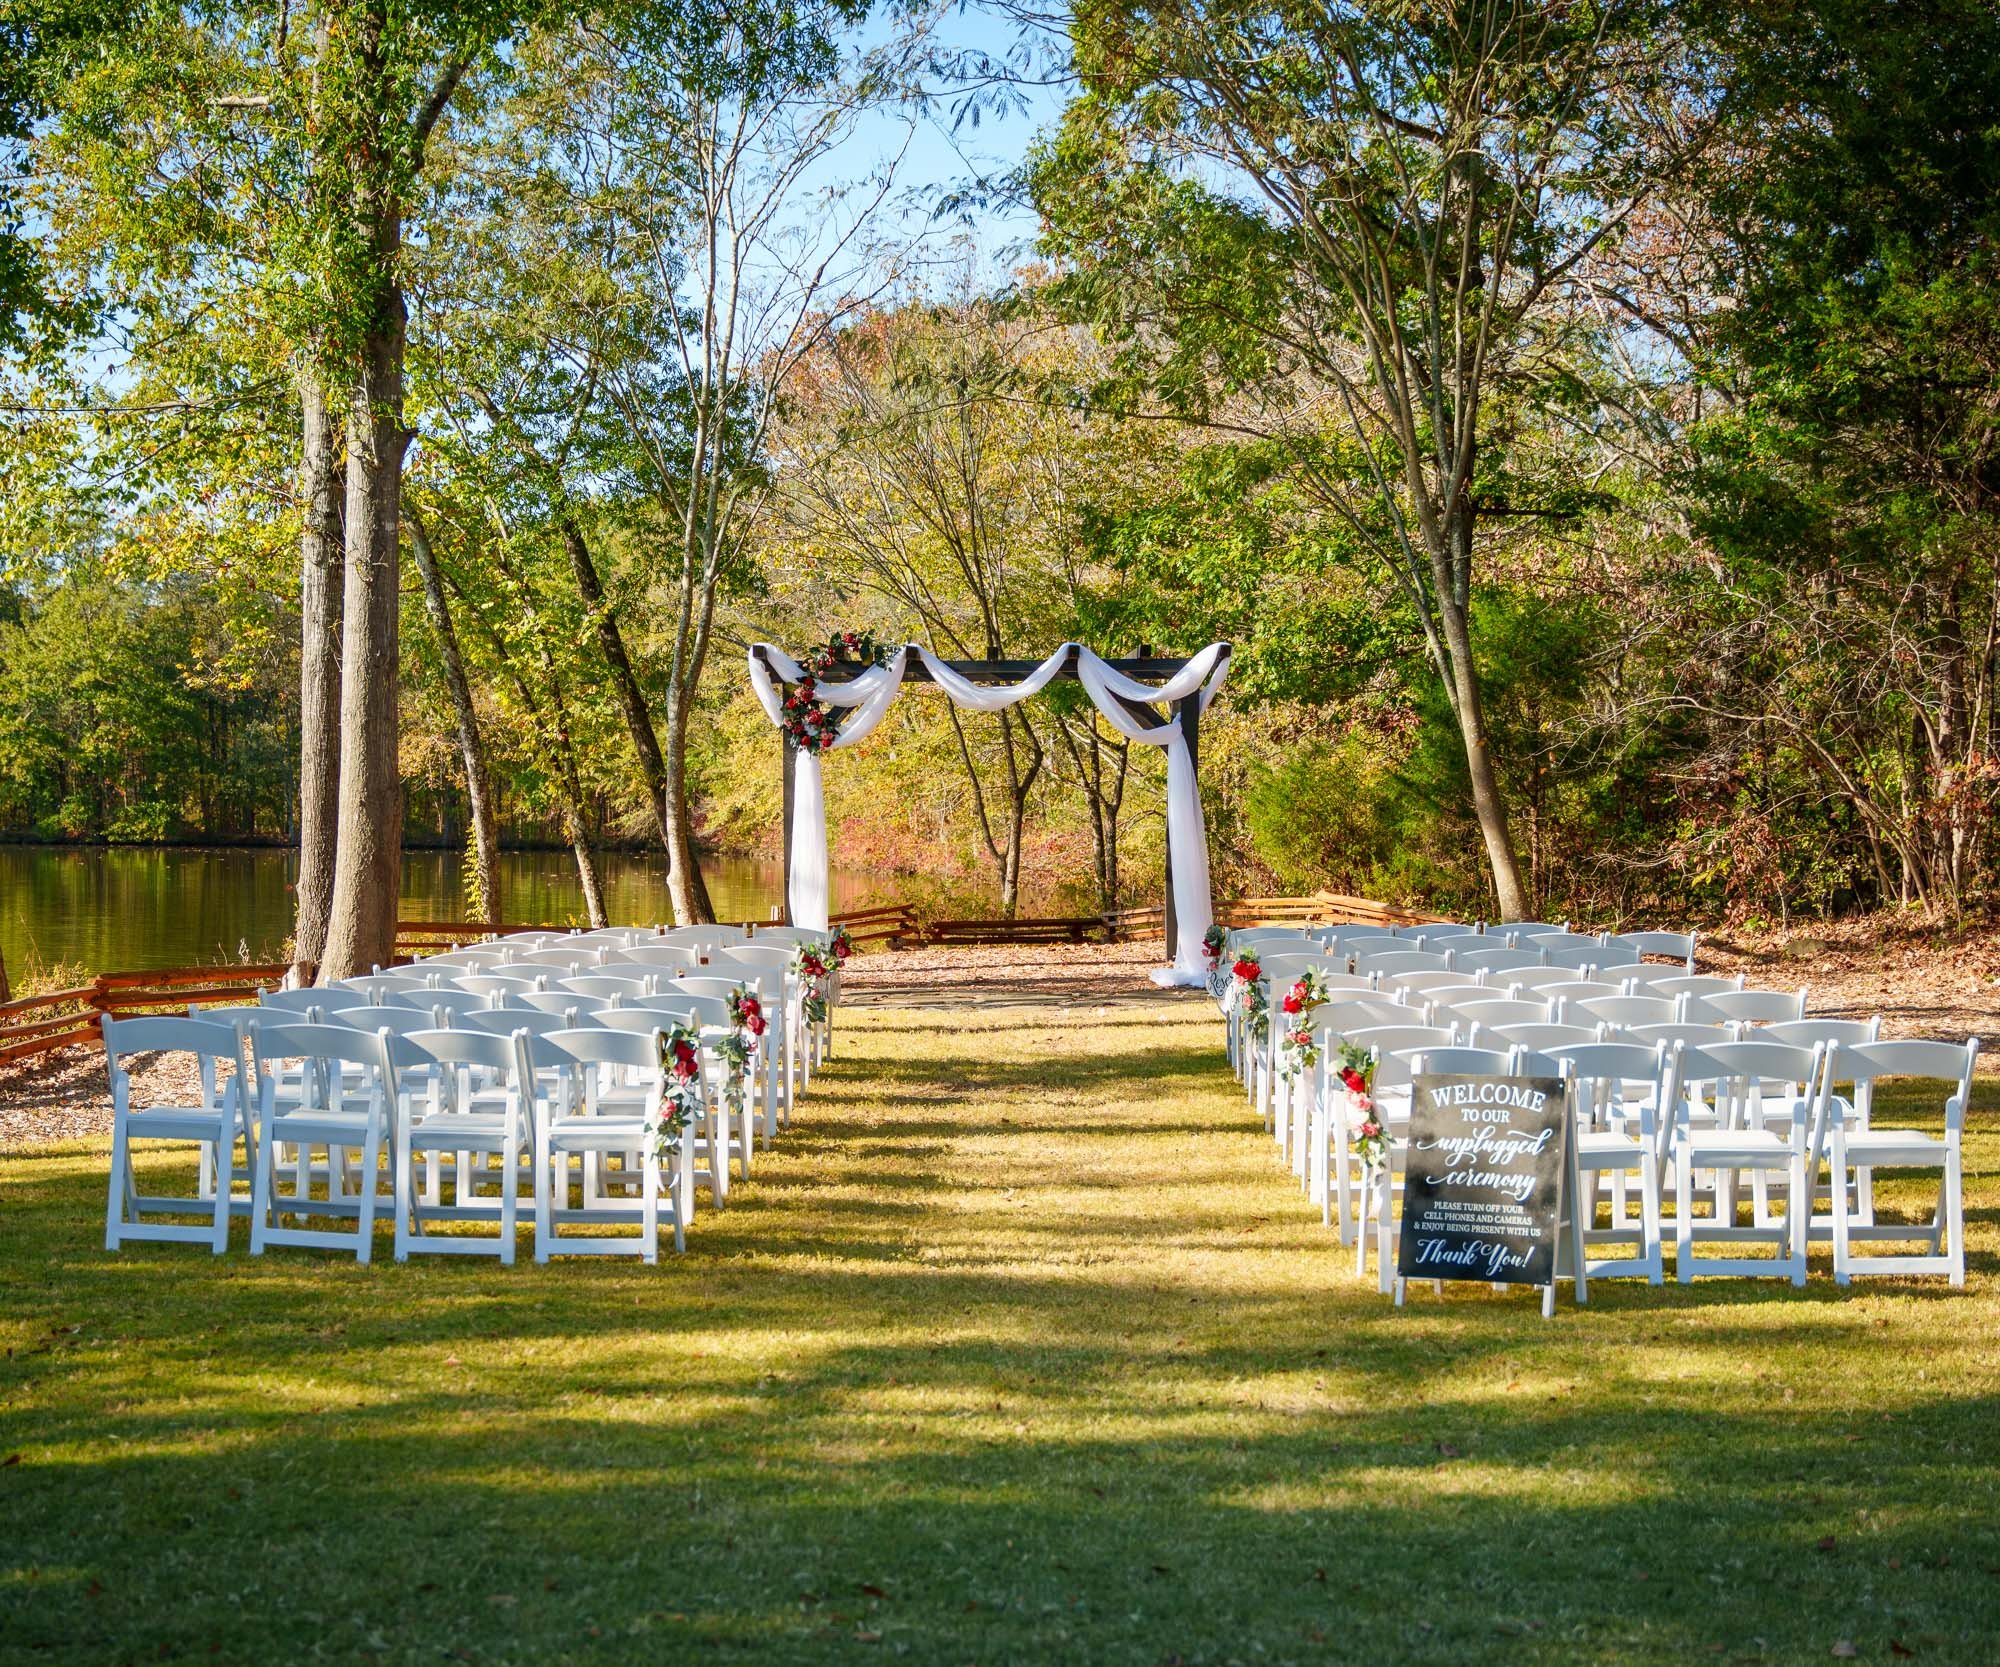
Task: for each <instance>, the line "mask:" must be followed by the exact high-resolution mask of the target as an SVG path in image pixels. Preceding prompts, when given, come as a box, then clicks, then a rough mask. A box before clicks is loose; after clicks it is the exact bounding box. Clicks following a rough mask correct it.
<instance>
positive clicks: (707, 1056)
mask: <svg viewBox="0 0 2000 1667" xmlns="http://www.w3.org/2000/svg"><path fill="white" fill-rule="evenodd" d="M596 1023H597V1024H599V1025H601V1026H603V1027H604V1028H605V1029H606V1030H630V1031H645V1030H648V1029H651V1030H653V1031H655V1032H659V1031H666V1030H671V1029H672V1028H673V1027H674V1026H676V1025H682V1026H685V1027H686V1028H688V1029H690V1030H692V1031H694V1032H695V1033H696V1034H697V1035H698V1036H699V1037H700V1038H701V1044H702V1050H701V1052H702V1069H703V1071H704V1073H705V1075H706V1078H707V1083H708V1110H707V1115H706V1116H705V1118H703V1119H702V1120H701V1122H700V1123H699V1124H698V1125H697V1126H696V1127H694V1128H691V1129H690V1130H689V1131H688V1135H687V1138H688V1139H690V1140H692V1141H693V1142H694V1143H695V1147H694V1157H693V1165H694V1185H695V1186H696V1187H697V1188H699V1187H703V1186H705V1187H707V1188H708V1190H709V1195H710V1197H712V1198H713V1199H714V1200H715V1205H716V1208H717V1209H721V1208H723V1207H724V1206H725V1205H727V1204H728V1202H729V1183H730V1166H731V1164H732V1163H734V1164H736V1166H737V1168H738V1170H739V1172H740V1174H741V1175H742V1177H743V1178H745V1179H748V1177H749V1174H750V1162H751V1158H752V1156H753V1155H754V1148H753V1145H752V1138H753V1137H752V1134H751V1130H752V1128H753V1126H754V1124H755V1122H756V1119H755V1117H754V1116H753V1115H752V1110H751V1104H750V1100H749V1096H748V1095H747V1094H746V1095H745V1098H744V1104H743V1106H742V1109H741V1112H740V1114H737V1115H732V1110H733V1108H732V1106H731V1103H730V1083H729V1080H728V1062H727V1061H726V1060H725V1059H724V1058H723V1057H722V1055H721V1052H720V1051H719V1046H718V1045H719V1043H720V1042H721V1040H722V1038H723V1035H724V1034H725V1033H726V1032H727V1031H728V1029H729V1003H728V1002H727V1001H725V1000H723V999H721V998H719V997H716V996H697V995H687V994H682V993H681V992H679V991H676V992H675V993H674V994H673V995H672V996H671V997H667V996H657V997H655V998H654V999H653V1000H652V1001H650V1002H646V1003H644V1004H642V1005H640V1006H637V1007H626V1008H619V1009H616V1010H614V1011H612V1012H608V1013H600V1014H599V1015H598V1016H597V1019H596Z"/></svg>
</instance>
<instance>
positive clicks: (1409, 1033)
mask: <svg viewBox="0 0 2000 1667" xmlns="http://www.w3.org/2000/svg"><path fill="white" fill-rule="evenodd" d="M1458 1039H1459V1038H1458V1028H1457V1027H1456V1026H1455V1025H1368V1026H1365V1027H1364V1028H1362V1029H1360V1030H1350V1031H1349V1032H1348V1033H1347V1034H1346V1036H1345V1037H1344V1038H1343V1040H1345V1041H1348V1042H1352V1043H1353V1044H1354V1045H1355V1046H1356V1047H1358V1048H1373V1049H1374V1050H1375V1051H1376V1053H1378V1054H1380V1055H1382V1056H1383V1057H1385V1058H1386V1057H1387V1056H1388V1055H1390V1054H1414V1053H1420V1052H1422V1051H1423V1050H1424V1049H1425V1048H1451V1047H1456V1046H1457V1045H1458Z"/></svg>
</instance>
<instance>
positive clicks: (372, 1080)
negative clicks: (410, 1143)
mask: <svg viewBox="0 0 2000 1667" xmlns="http://www.w3.org/2000/svg"><path fill="white" fill-rule="evenodd" d="M250 1057H251V1063H252V1067H253V1069H254V1070H255V1071H256V1073H257V1076H258V1077H259V1079H260V1080H262V1081H265V1082H268V1081H269V1079H270V1075H271V1070H272V1067H273V1066H275V1065H276V1064H277V1063H278V1062H279V1061H281V1060H286V1059H298V1060H303V1061H305V1063H306V1064H307V1066H309V1067H310V1066H313V1065H318V1064H338V1065H358V1066H359V1067H361V1069H362V1071H363V1072H364V1073H366V1080H364V1081H362V1082H359V1083H356V1082H353V1081H351V1080H350V1079H349V1077H348V1074H347V1073H346V1072H345V1071H328V1072H325V1073H324V1074H323V1076H322V1078H321V1081H322V1086H323V1088H324V1090H325V1091H326V1092H328V1093H329V1094H330V1095H331V1096H332V1097H334V1098H336V1099H338V1098H342V1097H345V1096H346V1095H347V1094H348V1093H350V1092H352V1093H356V1094H360V1095H363V1096H366V1095H368V1094H369V1093H371V1092H374V1091H377V1090H379V1091H381V1092H383V1093H386V1094H388V1095H389V1096H390V1097H391V1099H393V1095H394V1089H395V1083H396V1071H395V1065H394V1063H393V1061H392V1060H391V1058H390V1054H389V1042H388V1038H385V1037H384V1036H382V1035H381V1033H380V1032H379V1031H373V1030H357V1029H355V1028H354V1027H353V1026H351V1025H341V1024H325V1025H313V1024H264V1023H261V1022H260V1023H253V1024H252V1025H251V1026H250Z"/></svg>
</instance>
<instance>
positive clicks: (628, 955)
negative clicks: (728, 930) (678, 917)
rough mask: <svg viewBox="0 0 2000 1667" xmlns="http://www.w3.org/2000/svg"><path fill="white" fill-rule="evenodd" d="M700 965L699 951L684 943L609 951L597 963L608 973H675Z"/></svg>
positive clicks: (638, 944) (644, 945) (643, 945)
mask: <svg viewBox="0 0 2000 1667" xmlns="http://www.w3.org/2000/svg"><path fill="white" fill-rule="evenodd" d="M700 965H701V951H700V950H699V949H697V948H696V947H695V946H694V945H693V944H685V943H637V944H634V945H632V947H631V948H630V949H614V950H611V951H610V952H609V953H607V954H606V955H605V957H604V959H603V960H602V961H600V962H599V963H598V966H599V968H600V969H601V970H602V971H604V972H608V973H616V972H617V971H618V969H619V968H621V967H646V968H649V969H655V970H658V971H662V972H677V971H679V970H680V969H681V968H682V967H698V966H700Z"/></svg>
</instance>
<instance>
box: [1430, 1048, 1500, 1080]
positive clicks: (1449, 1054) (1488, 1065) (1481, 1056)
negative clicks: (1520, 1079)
mask: <svg viewBox="0 0 2000 1667" xmlns="http://www.w3.org/2000/svg"><path fill="white" fill-rule="evenodd" d="M1517 1057H1519V1056H1518V1054H1517V1053H1516V1051H1515V1050H1514V1049H1513V1048H1470V1047H1459V1048H1426V1049H1425V1050H1424V1051H1423V1052H1422V1053H1420V1054H1418V1055H1417V1056H1416V1057H1415V1058H1414V1059H1412V1060H1411V1061H1410V1074H1411V1075H1412V1076H1420V1075H1422V1074H1423V1073H1424V1072H1426V1071H1431V1072H1435V1073H1436V1074H1438V1075H1440V1076H1452V1077H1511V1076H1513V1075H1515V1071H1514V1061H1515V1059H1516V1058H1517Z"/></svg>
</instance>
